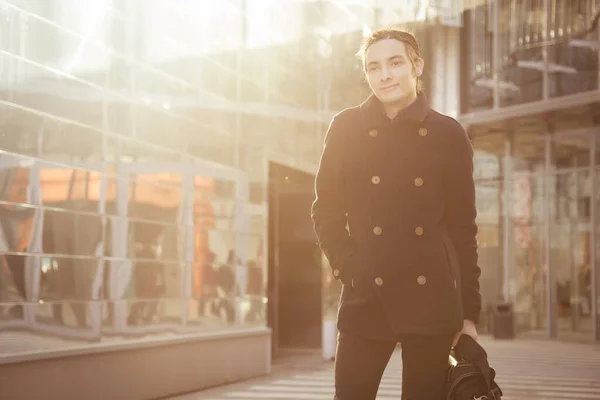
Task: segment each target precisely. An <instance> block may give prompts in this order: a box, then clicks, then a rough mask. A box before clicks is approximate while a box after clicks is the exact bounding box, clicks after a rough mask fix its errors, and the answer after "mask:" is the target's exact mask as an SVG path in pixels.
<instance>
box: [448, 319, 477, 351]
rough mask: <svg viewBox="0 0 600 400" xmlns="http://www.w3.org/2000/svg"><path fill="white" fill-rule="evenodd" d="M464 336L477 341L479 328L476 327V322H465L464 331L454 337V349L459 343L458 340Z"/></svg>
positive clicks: (467, 320)
mask: <svg viewBox="0 0 600 400" xmlns="http://www.w3.org/2000/svg"><path fill="white" fill-rule="evenodd" d="M462 334H465V335H469V336H471V337H472V338H473V339H475V340H477V328H476V327H475V322H473V321H471V320H469V319H465V320H463V327H462V330H461V331H460V332H458V333H457V334H456V335H455V336H454V340H453V341H452V347H454V346H456V343H458V338H459V337H460V335H462Z"/></svg>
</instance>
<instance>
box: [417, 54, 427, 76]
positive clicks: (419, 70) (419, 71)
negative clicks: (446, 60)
mask: <svg viewBox="0 0 600 400" xmlns="http://www.w3.org/2000/svg"><path fill="white" fill-rule="evenodd" d="M424 67H425V61H424V60H423V59H422V58H421V57H419V58H417V59H416V60H415V70H416V73H417V76H421V75H423V68H424Z"/></svg>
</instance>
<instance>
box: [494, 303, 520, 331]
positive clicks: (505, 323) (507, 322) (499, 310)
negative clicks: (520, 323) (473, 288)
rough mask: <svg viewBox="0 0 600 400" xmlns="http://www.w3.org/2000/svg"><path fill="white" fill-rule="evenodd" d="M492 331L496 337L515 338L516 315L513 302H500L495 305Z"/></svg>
mask: <svg viewBox="0 0 600 400" xmlns="http://www.w3.org/2000/svg"><path fill="white" fill-rule="evenodd" d="M491 322H492V324H491V327H490V328H491V331H492V336H493V337H494V339H514V338H515V317H514V311H513V305H512V304H511V303H506V302H500V303H496V304H495V305H494V309H493V315H492V321H491Z"/></svg>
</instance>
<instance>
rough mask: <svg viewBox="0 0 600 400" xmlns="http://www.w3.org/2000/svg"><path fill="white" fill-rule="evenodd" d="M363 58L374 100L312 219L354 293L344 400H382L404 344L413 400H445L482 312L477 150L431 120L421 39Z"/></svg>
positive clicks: (396, 39) (332, 170)
mask: <svg viewBox="0 0 600 400" xmlns="http://www.w3.org/2000/svg"><path fill="white" fill-rule="evenodd" d="M359 56H360V58H361V60H362V61H363V66H364V72H365V75H366V78H367V81H368V83H369V86H370V88H371V90H372V92H373V93H372V95H371V96H370V97H369V98H368V99H367V100H366V101H365V102H364V103H363V104H361V105H360V106H357V107H353V108H349V109H346V110H344V111H342V112H340V113H339V114H337V115H336V116H335V117H334V118H333V120H332V121H331V124H330V126H329V129H328V132H327V135H326V139H325V147H324V150H323V154H322V156H321V161H320V166H319V170H318V172H317V176H316V181H315V189H316V199H315V201H314V204H313V208H312V218H313V221H314V225H315V232H316V234H317V236H318V239H319V245H320V246H321V248H322V250H323V251H324V253H325V255H326V256H327V258H328V259H329V261H330V264H331V266H332V272H333V276H334V277H335V278H336V279H340V280H341V282H342V283H343V289H342V296H341V299H340V305H339V311H338V329H339V336H338V347H337V354H336V364H335V391H336V397H335V398H336V399H339V400H348V399H360V400H368V399H375V396H376V393H377V390H378V387H379V383H380V380H381V376H382V374H383V372H384V369H385V367H386V365H387V363H388V361H389V358H390V356H391V354H392V352H393V350H394V348H395V346H396V344H397V343H398V342H399V343H401V346H402V359H403V372H402V375H403V377H402V378H403V379H402V382H403V384H402V392H403V393H402V399H405V400H430V399H431V400H439V399H441V398H442V393H443V386H444V381H445V377H446V376H445V374H446V371H447V368H448V355H449V353H450V350H451V346H452V345H453V343H456V341H457V339H458V336H459V335H460V334H461V333H464V334H467V335H470V336H472V337H473V338H477V331H476V329H475V324H476V323H477V321H478V315H479V312H480V308H481V297H480V294H479V276H480V273H481V271H480V268H479V267H478V265H477V242H476V238H475V236H476V233H477V226H476V224H475V217H476V209H475V187H474V181H473V174H472V173H473V150H472V147H471V144H470V141H469V139H468V137H467V135H466V133H465V131H464V129H463V128H462V127H461V126H460V125H459V123H458V122H456V121H455V120H454V119H452V118H449V117H446V116H444V115H441V114H439V113H437V112H435V111H433V110H432V109H430V108H429V106H428V104H427V99H426V98H425V95H424V94H423V93H422V92H421V81H420V76H421V74H422V73H423V66H424V61H423V59H421V57H420V56H419V46H418V44H417V42H416V40H415V38H414V37H413V36H412V35H410V34H409V33H407V32H404V31H401V30H396V29H383V30H379V31H376V32H374V33H373V34H372V35H371V36H370V37H368V38H367V39H366V40H365V42H364V44H363V46H362V47H361V50H360V51H359Z"/></svg>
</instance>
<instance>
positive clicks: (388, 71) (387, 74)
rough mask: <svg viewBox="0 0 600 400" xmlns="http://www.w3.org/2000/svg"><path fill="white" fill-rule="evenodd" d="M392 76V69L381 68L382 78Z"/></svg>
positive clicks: (386, 78) (385, 79)
mask: <svg viewBox="0 0 600 400" xmlns="http://www.w3.org/2000/svg"><path fill="white" fill-rule="evenodd" d="M391 77H392V74H391V73H390V70H389V69H388V68H387V67H382V68H381V80H382V81H387V80H389V79H390V78H391Z"/></svg>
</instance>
